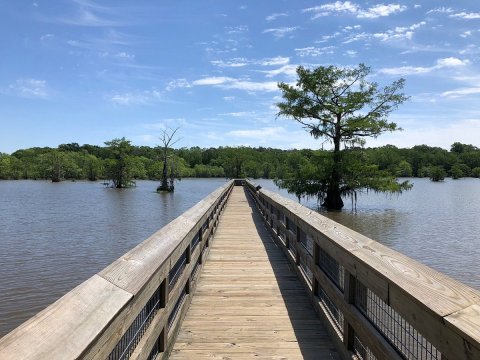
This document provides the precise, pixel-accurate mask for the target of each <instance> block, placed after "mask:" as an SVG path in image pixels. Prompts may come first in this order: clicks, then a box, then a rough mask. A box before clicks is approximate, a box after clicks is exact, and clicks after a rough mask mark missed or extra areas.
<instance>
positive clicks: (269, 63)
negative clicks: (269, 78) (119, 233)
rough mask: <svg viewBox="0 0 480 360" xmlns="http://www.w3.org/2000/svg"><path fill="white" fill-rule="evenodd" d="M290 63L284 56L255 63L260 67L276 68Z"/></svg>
mask: <svg viewBox="0 0 480 360" xmlns="http://www.w3.org/2000/svg"><path fill="white" fill-rule="evenodd" d="M289 62H290V58H289V57H286V56H276V57H273V58H266V59H262V60H259V61H257V62H256V64H258V65H262V66H277V65H286V64H288V63H289Z"/></svg>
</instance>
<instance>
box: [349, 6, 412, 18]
mask: <svg viewBox="0 0 480 360" xmlns="http://www.w3.org/2000/svg"><path fill="white" fill-rule="evenodd" d="M405 10H407V7H406V6H405V5H399V4H388V5H384V4H379V5H375V6H372V7H371V8H369V9H367V10H362V11H360V12H359V13H358V15H357V17H358V18H367V19H376V18H379V17H385V16H390V15H392V14H395V13H399V12H402V11H405Z"/></svg>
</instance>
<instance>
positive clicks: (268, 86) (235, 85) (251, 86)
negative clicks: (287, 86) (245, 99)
mask: <svg viewBox="0 0 480 360" xmlns="http://www.w3.org/2000/svg"><path fill="white" fill-rule="evenodd" d="M223 87H224V88H226V89H237V90H245V91H250V92H257V91H262V92H272V91H278V86H277V82H276V81H266V82H254V81H245V80H237V81H232V82H230V83H227V84H225V85H224V86H223Z"/></svg>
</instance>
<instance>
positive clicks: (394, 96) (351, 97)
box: [277, 64, 407, 210]
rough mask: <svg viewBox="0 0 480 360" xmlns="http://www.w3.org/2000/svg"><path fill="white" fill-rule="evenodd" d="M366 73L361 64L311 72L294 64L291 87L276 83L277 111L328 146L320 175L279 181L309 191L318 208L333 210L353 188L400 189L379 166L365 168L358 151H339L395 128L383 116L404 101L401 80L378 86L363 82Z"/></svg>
mask: <svg viewBox="0 0 480 360" xmlns="http://www.w3.org/2000/svg"><path fill="white" fill-rule="evenodd" d="M369 73H370V68H369V67H367V66H365V65H363V64H360V65H359V66H358V67H356V68H339V67H336V66H328V67H325V66H320V67H318V68H316V69H313V70H309V69H305V68H304V67H302V66H299V67H298V68H297V77H298V78H297V83H296V86H292V85H290V84H287V83H279V84H278V87H279V88H280V90H281V92H282V97H283V102H281V103H278V104H277V106H278V109H279V112H278V114H277V115H278V116H283V117H286V118H290V119H293V120H295V121H297V122H299V123H300V124H301V125H302V126H303V127H304V129H306V130H307V131H309V133H310V134H311V135H312V136H313V137H314V138H323V139H326V140H327V141H330V142H331V143H332V144H333V153H332V154H331V158H330V160H329V161H328V163H329V165H330V166H329V167H328V168H323V169H321V170H320V169H319V171H321V175H320V176H321V179H320V178H318V176H315V174H310V175H308V176H314V177H315V180H309V179H308V176H307V175H306V174H301V175H300V174H298V175H295V174H292V176H293V179H292V181H288V182H279V183H280V184H282V186H283V187H285V188H287V189H288V190H289V191H292V192H294V193H296V194H297V196H298V194H303V195H306V196H310V195H312V192H313V193H315V194H316V196H317V197H318V198H319V199H320V200H322V201H323V204H322V205H323V206H325V207H327V209H334V210H338V209H341V208H342V207H343V200H342V197H344V196H346V195H351V196H355V194H356V191H357V190H358V191H361V190H363V189H373V190H375V191H387V192H390V191H394V190H390V189H396V188H397V187H401V184H397V183H396V181H395V179H394V178H393V177H392V176H386V174H387V173H386V172H384V169H379V167H378V166H370V164H369V163H368V161H367V159H363V158H362V157H363V154H361V155H360V156H359V157H357V155H358V154H357V153H356V152H349V151H346V150H341V145H342V144H343V146H344V148H345V149H347V147H352V148H353V147H355V146H357V145H363V144H364V143H365V140H364V139H365V138H366V137H374V138H376V137H377V136H379V135H380V134H382V133H384V132H388V131H395V130H399V128H398V127H397V124H395V123H394V122H389V121H388V115H389V114H390V113H391V112H392V111H393V110H395V109H396V108H397V107H398V105H400V104H401V103H403V102H404V101H405V100H407V97H406V96H405V95H404V94H403V93H402V92H401V90H402V89H403V86H404V83H405V81H404V80H403V79H399V80H397V81H394V82H393V83H392V84H391V85H388V86H385V87H384V88H380V87H379V86H378V84H377V83H375V82H370V81H368V80H367V76H368V75H369ZM392 153H393V154H394V155H396V153H395V152H394V151H393V152H392ZM360 158H362V159H361V161H359V159H360ZM386 161H387V162H389V163H391V162H392V160H391V159H387V160H386ZM295 177H297V178H298V179H299V181H300V182H298V183H297V182H296V181H295ZM375 177H378V179H375ZM404 188H406V187H404Z"/></svg>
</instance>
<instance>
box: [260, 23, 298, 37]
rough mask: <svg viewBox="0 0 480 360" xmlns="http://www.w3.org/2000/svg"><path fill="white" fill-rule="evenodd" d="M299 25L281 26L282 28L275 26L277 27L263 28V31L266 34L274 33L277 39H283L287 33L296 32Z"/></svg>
mask: <svg viewBox="0 0 480 360" xmlns="http://www.w3.org/2000/svg"><path fill="white" fill-rule="evenodd" d="M297 29H298V27H297V26H293V27H281V28H275V29H266V30H263V33H264V34H270V33H271V34H273V36H275V37H276V38H277V39H281V38H283V37H285V36H286V35H288V34H291V33H292V32H294V31H295V30H297Z"/></svg>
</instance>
